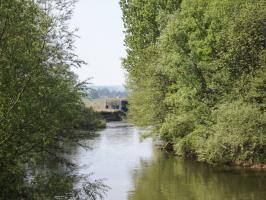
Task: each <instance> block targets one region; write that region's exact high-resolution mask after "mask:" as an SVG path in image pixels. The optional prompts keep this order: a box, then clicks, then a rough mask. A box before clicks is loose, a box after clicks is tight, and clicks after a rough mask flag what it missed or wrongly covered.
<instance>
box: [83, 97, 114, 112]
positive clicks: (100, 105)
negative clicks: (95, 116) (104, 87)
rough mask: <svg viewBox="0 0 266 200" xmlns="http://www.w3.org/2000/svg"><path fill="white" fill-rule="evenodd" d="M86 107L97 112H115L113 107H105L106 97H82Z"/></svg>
mask: <svg viewBox="0 0 266 200" xmlns="http://www.w3.org/2000/svg"><path fill="white" fill-rule="evenodd" d="M83 101H84V103H85V105H86V107H92V108H93V109H94V110H95V111H97V112H116V111H117V110H115V109H110V108H109V109H106V108H105V105H106V99H83Z"/></svg>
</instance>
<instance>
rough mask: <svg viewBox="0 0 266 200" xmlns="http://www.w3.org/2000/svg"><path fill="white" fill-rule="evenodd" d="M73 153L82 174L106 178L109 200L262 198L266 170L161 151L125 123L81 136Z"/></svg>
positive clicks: (251, 199)
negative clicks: (95, 134) (211, 164)
mask: <svg viewBox="0 0 266 200" xmlns="http://www.w3.org/2000/svg"><path fill="white" fill-rule="evenodd" d="M82 142H83V143H84V144H86V145H88V146H90V149H89V150H85V149H84V148H81V147H77V149H76V150H75V153H74V154H73V155H72V156H71V157H72V159H73V160H74V162H75V163H77V164H78V165H79V173H80V174H90V173H91V172H94V174H93V175H92V176H93V178H95V179H98V178H100V179H102V178H104V179H105V180H104V182H105V184H107V185H108V186H109V187H110V188H111V189H110V190H109V191H108V193H107V196H106V199H107V200H127V199H128V200H263V199H266V172H262V171H256V170H244V169H235V168H230V167H217V166H216V167H215V166H210V165H207V164H204V163H199V162H196V161H193V160H187V159H185V160H184V159H182V158H177V157H175V156H173V155H171V154H168V153H165V152H162V151H161V150H160V149H159V148H158V147H156V146H155V145H154V144H153V141H152V139H150V138H148V139H145V140H143V141H141V140H140V130H139V129H138V128H137V127H135V126H132V125H129V124H127V123H121V122H112V123H108V125H107V128H106V129H104V130H101V131H99V132H98V134H97V136H95V137H94V138H92V139H86V140H84V141H82Z"/></svg>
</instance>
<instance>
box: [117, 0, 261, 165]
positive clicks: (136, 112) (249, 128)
mask: <svg viewBox="0 0 266 200" xmlns="http://www.w3.org/2000/svg"><path fill="white" fill-rule="evenodd" d="M148 2H149V3H145V2H144V1H142V0H137V1H125V0H121V7H122V10H123V16H124V18H123V19H124V23H125V28H126V39H125V44H126V45H127V48H128V49H127V53H128V55H127V57H126V58H125V59H124V67H125V68H126V70H127V71H128V72H129V76H128V88H129V90H130V96H131V97H130V108H129V118H130V119H131V120H132V121H133V122H134V123H136V124H139V125H144V126H145V125H149V126H150V125H152V126H153V127H154V131H155V132H159V133H160V135H161V137H162V138H163V139H164V140H165V141H166V142H167V143H170V144H173V145H174V149H175V151H176V153H177V154H178V155H183V156H193V157H197V158H198V159H200V160H203V161H207V162H210V163H219V162H247V163H251V164H252V163H257V162H263V163H264V162H265V142H266V141H265V135H266V133H265V124H264V123H265V113H264V112H265V100H266V96H265V94H266V88H265V85H266V79H265V77H266V76H265V70H266V69H265V68H266V62H265V61H266V59H265V58H266V50H265V47H266V45H265V44H266V12H265V9H266V5H265V2H264V1H263V0H255V1H253V0H236V1H229V0H222V1H221V0H213V1H207V0H195V1H192V0H183V1H176V0H168V1H160V0H150V1H148Z"/></svg>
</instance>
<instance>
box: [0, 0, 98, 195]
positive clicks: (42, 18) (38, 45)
mask: <svg viewBox="0 0 266 200" xmlns="http://www.w3.org/2000/svg"><path fill="white" fill-rule="evenodd" d="M74 3H75V1H73V0H63V1H61V0H56V1H51V0H45V1H40V0H36V1H31V0H26V1H25V0H23V1H22V0H11V1H1V2H0V55H1V56H0V67H1V70H0V122H1V126H0V170H1V175H0V182H1V183H0V188H1V198H3V199H7V198H8V199H21V198H24V196H26V198H27V197H28V198H30V196H29V195H30V194H29V192H27V191H29V190H28V187H30V185H31V183H32V182H34V181H35V179H34V178H35V177H36V180H37V177H41V175H42V174H38V173H37V174H31V172H32V171H34V170H33V168H32V167H34V166H35V165H36V163H38V162H39V161H42V160H43V159H44V157H46V156H47V155H49V156H51V155H52V156H55V157H58V158H59V160H60V161H64V162H67V160H64V159H63V158H60V156H59V153H60V150H62V144H63V143H64V142H66V141H76V139H75V135H74V134H73V129H74V128H84V126H85V127H86V129H88V130H90V131H93V130H95V129H96V128H97V123H98V121H99V120H97V119H96V117H95V114H94V113H93V111H92V110H86V111H85V112H86V113H87V114H84V110H85V106H84V104H83V103H82V100H81V96H82V95H83V89H84V84H81V83H79V82H78V81H77V78H76V75H75V74H74V73H73V72H72V71H71V70H70V68H71V67H78V66H80V65H81V64H83V63H84V62H83V61H81V60H79V59H78V57H77V56H76V55H75V54H74V53H73V48H74V45H73V41H74V32H73V31H71V30H69V28H68V26H67V20H69V19H70V17H71V13H72V9H73V6H74ZM88 116H89V118H85V117H88ZM77 119H78V120H77ZM85 121H86V122H85ZM81 126H83V127H81ZM69 164H71V163H69ZM45 177H46V176H45ZM32 179H33V180H32ZM96 185H97V184H96ZM96 185H95V186H96ZM37 195H44V194H37ZM35 198H37V196H35ZM42 198H44V196H42ZM47 198H48V197H47Z"/></svg>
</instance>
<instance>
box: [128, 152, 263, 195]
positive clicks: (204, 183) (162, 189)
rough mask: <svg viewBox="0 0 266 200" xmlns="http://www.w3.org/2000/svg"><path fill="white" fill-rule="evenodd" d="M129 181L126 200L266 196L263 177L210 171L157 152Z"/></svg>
mask: <svg viewBox="0 0 266 200" xmlns="http://www.w3.org/2000/svg"><path fill="white" fill-rule="evenodd" d="M133 177H134V188H133V191H131V192H130V193H129V195H128V199H130V200H143V199H145V200H150V199H152V200H165V199H166V200H208V199H210V200H212V199H216V200H224V199H252V200H261V199H263V198H264V197H265V195H266V191H265V184H266V174H265V173H264V174H262V172H255V171H245V170H237V169H230V168H218V167H211V166H208V165H205V164H203V163H197V162H194V161H190V160H182V159H177V158H175V157H173V156H171V155H167V154H164V153H162V152H158V151H157V152H155V158H154V159H153V160H152V161H150V162H149V161H142V162H141V167H140V168H139V170H137V171H135V172H134V174H133Z"/></svg>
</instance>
